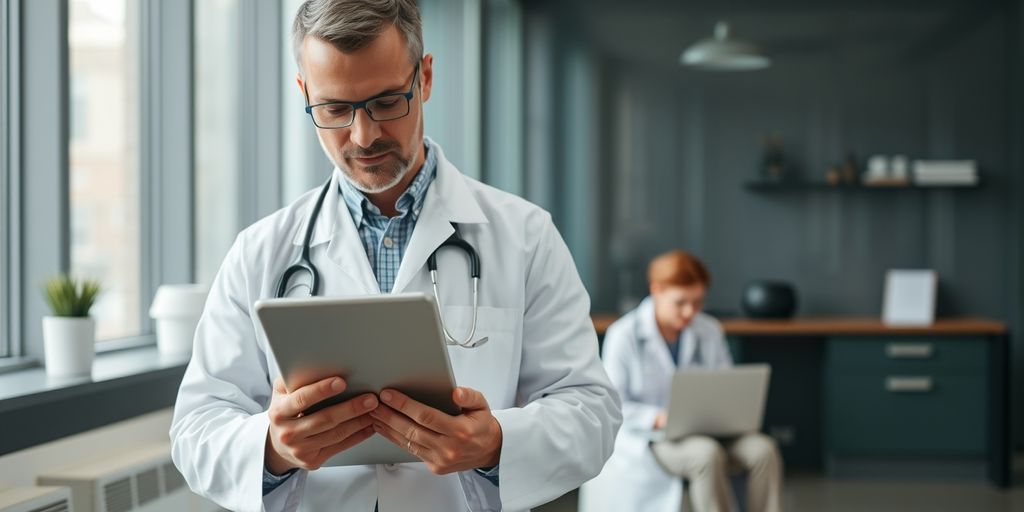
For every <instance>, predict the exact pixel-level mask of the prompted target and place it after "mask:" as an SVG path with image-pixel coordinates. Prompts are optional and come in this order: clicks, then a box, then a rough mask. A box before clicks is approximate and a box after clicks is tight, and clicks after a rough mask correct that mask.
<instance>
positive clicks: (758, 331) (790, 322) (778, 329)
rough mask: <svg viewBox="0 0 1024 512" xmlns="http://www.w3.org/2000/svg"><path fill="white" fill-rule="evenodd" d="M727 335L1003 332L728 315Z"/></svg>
mask: <svg viewBox="0 0 1024 512" xmlns="http://www.w3.org/2000/svg"><path fill="white" fill-rule="evenodd" d="M591 318H592V319H593V321H594V327H595V328H596V329H597V332H598V334H604V332H605V331H606V330H608V326H610V325H611V324H612V322H614V321H615V320H616V319H617V318H618V316H616V315H615V314H595V315H592V316H591ZM722 327H723V328H724V329H725V334H726V335H728V336H826V335H827V336H833V335H835V336H844V335H867V336H879V335H891V334H895V335H952V334H975V335H992V336H998V335H1003V334H1005V333H1006V324H1003V323H1002V322H997V321H995V320H989V319H985V318H976V317H955V318H940V319H937V320H936V321H935V323H934V324H932V325H930V326H927V327H909V326H907V327H903V326H889V325H885V324H883V323H882V320H881V319H880V318H877V317H856V316H835V317H804V318H792V319H786V320H760V319H754V318H729V319H723V320H722Z"/></svg>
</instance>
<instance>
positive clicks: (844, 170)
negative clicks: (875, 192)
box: [839, 153, 858, 185]
mask: <svg viewBox="0 0 1024 512" xmlns="http://www.w3.org/2000/svg"><path fill="white" fill-rule="evenodd" d="M857 174H858V173H857V157H855V156H854V155H853V153H847V154H846V158H843V163H842V164H841V165H840V166H839V180H840V181H841V182H842V183H843V184H844V185H854V184H856V183H857Z"/></svg>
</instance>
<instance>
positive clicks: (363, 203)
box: [339, 137, 437, 226]
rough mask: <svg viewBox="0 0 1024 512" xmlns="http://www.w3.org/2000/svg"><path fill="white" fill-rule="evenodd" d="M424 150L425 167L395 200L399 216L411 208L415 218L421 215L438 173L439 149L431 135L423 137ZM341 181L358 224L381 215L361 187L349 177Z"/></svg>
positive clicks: (343, 192) (344, 196)
mask: <svg viewBox="0 0 1024 512" xmlns="http://www.w3.org/2000/svg"><path fill="white" fill-rule="evenodd" d="M423 150H424V151H425V152H426V156H425V158H424V160H423V167H421V168H420V171H419V172H418V173H417V174H416V177H415V178H413V180H412V183H410V184H409V187H408V188H406V189H405V192H402V195H400V196H398V200H397V201H395V209H396V210H398V212H399V217H404V216H405V215H406V214H408V213H409V211H410V210H411V211H412V217H413V220H415V219H416V218H417V217H419V214H420V210H421V209H422V208H423V199H424V198H425V197H426V196H427V189H428V188H430V184H431V183H432V182H433V181H434V176H435V175H436V174H437V151H436V150H435V148H434V141H432V140H430V138H429V137H424V139H423ZM339 181H340V186H339V188H340V189H341V196H342V198H344V199H345V206H346V207H347V208H348V212H349V213H350V214H351V215H352V220H353V221H354V222H355V224H356V226H362V225H363V221H364V220H365V218H366V216H367V215H381V213H380V209H379V208H377V207H376V206H375V205H374V204H373V203H371V202H370V200H369V198H367V197H366V195H365V194H363V193H362V192H361V191H360V190H359V189H357V188H355V187H354V186H352V184H351V183H349V181H348V179H347V178H345V179H342V180H339Z"/></svg>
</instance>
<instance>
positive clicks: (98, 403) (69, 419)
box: [0, 345, 188, 455]
mask: <svg viewBox="0 0 1024 512" xmlns="http://www.w3.org/2000/svg"><path fill="white" fill-rule="evenodd" d="M187 364H188V358H187V357H173V358H171V357H165V356H162V355H161V354H160V353H159V351H157V348H156V347H155V346H153V345H149V346H146V347H141V348H127V349H122V350H117V351H110V352H105V353H100V354H97V355H96V360H95V362H94V363H93V368H92V375H91V376H89V377H76V378H70V379H54V378H50V377H47V375H46V370H45V369H44V368H42V366H39V365H35V366H33V367H30V368H23V369H20V370H16V371H11V372H9V373H5V374H2V375H0V425H3V426H4V435H3V436H0V455H3V454H6V453H11V452H14V451H17V450H21V449H24V448H28V447H31V446H35V445H37V444H41V443H45V442H48V441H53V440H56V439H60V438H61V437H65V436H68V435H72V434H77V433H79V432H83V431H85V430H89V429H93V428H97V427H101V426H103V425H107V424H110V423H114V422H117V421H121V420H124V419H128V418H132V417H135V416H138V415H141V414H145V413H147V412H152V411H156V410H159V409H163V408H166V407H170V406H172V405H174V399H175V397H176V396H177V391H178V385H179V384H180V383H181V377H182V375H184V373H185V366H186V365H187Z"/></svg>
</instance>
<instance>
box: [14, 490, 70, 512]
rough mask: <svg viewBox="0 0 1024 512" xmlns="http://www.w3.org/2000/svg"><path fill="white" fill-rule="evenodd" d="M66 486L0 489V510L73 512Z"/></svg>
mask: <svg viewBox="0 0 1024 512" xmlns="http://www.w3.org/2000/svg"><path fill="white" fill-rule="evenodd" d="M75 510H77V509H73V508H71V492H70V490H69V489H68V488H67V487H11V488H9V489H0V512H75Z"/></svg>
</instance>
